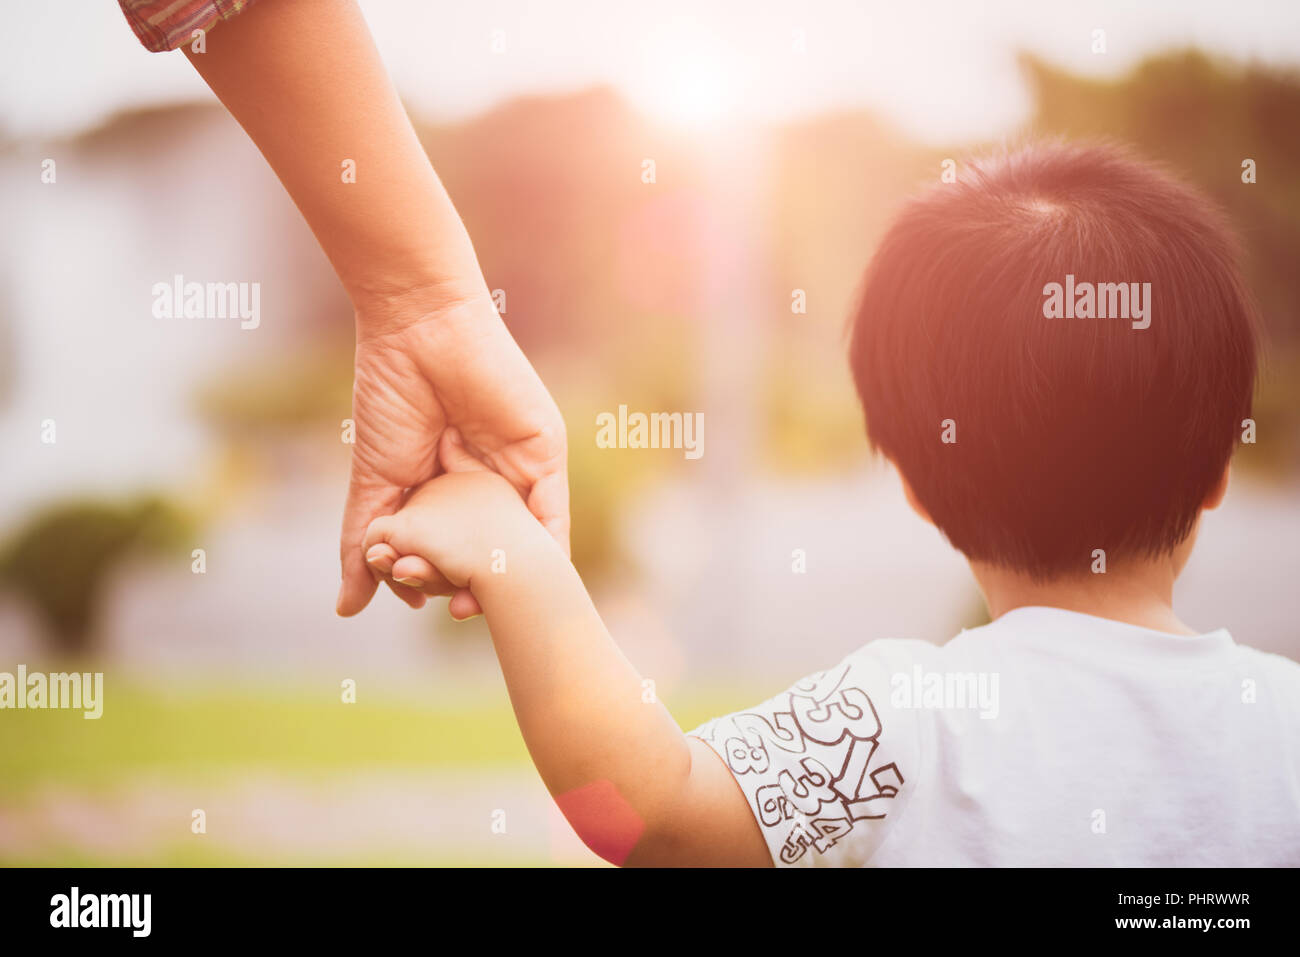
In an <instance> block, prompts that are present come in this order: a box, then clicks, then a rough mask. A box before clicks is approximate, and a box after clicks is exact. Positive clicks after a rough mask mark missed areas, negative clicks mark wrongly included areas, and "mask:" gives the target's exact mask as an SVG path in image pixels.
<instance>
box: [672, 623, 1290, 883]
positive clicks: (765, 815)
mask: <svg viewBox="0 0 1300 957" xmlns="http://www.w3.org/2000/svg"><path fill="white" fill-rule="evenodd" d="M691 734H693V735H695V736H696V737H699V738H702V739H703V740H704V741H706V742H708V744H709V745H710V746H711V747H712V748H713V749H714V750H715V751H717V752H718V754H719V755H721V756H722V759H723V760H724V761H726V763H727V766H728V767H729V768H730V769H731V772H732V774H734V775H735V778H736V781H737V782H738V783H739V784H740V787H741V790H743V791H744V793H745V796H746V798H747V799H748V801H749V805H750V810H751V811H753V813H754V816H755V818H757V820H758V823H759V827H760V829H761V830H762V832H763V836H764V838H766V840H767V844H768V848H769V850H770V851H771V854H772V860H773V862H775V863H776V864H777V865H778V866H780V865H791V866H799V867H807V866H840V867H860V866H865V865H869V866H900V865H904V866H905V865H940V866H942V865H975V866H1033V865H1043V866H1174V867H1179V866H1247V867H1248V866H1259V865H1291V866H1295V865H1300V665H1298V664H1296V663H1295V662H1294V661H1291V660H1290V659H1287V658H1283V657H1281V656H1279V655H1271V654H1266V653H1264V652H1260V651H1256V650H1254V649H1252V648H1246V647H1243V646H1241V645H1238V644H1236V643H1235V642H1234V641H1233V639H1232V636H1231V635H1229V634H1228V632H1227V631H1224V630H1219V631H1214V632H1210V633H1209V634H1204V635H1196V636H1192V637H1180V636H1177V635H1171V634H1165V633H1163V632H1158V631H1150V630H1148V629H1145V628H1139V627H1137V626H1134V625H1126V624H1123V623H1121V622H1116V621H1111V620H1108V619H1105V618H1095V617H1092V616H1090V615H1083V614H1078V613H1076V612H1070V611H1064V610H1061V609H1058V608H1043V607H1029V608H1018V609H1016V610H1014V611H1011V612H1008V613H1007V614H1005V615H1003V616H1002V617H1001V618H999V619H998V620H997V621H995V622H993V623H992V624H990V625H986V626H984V627H983V628H976V629H971V630H969V631H963V632H962V633H961V634H960V635H958V636H957V637H956V638H954V639H953V640H952V641H950V642H948V643H947V644H946V645H943V646H942V647H939V646H935V645H932V644H930V643H928V642H924V641H903V640H892V639H891V640H885V641H874V642H871V643H870V644H868V645H866V646H864V647H863V648H861V649H859V650H858V651H856V652H854V653H853V654H851V655H849V656H848V657H847V658H845V659H844V660H843V661H842V662H840V663H839V664H838V665H836V666H835V667H834V668H831V669H829V670H828V671H823V672H819V673H817V674H814V675H810V676H809V677H807V678H805V679H804V680H802V681H800V682H798V683H797V684H795V685H794V686H793V687H792V688H790V690H788V691H786V692H784V693H782V694H780V695H777V696H776V697H775V698H772V699H771V700H769V701H767V702H765V703H763V704H761V705H759V706H758V707H756V708H750V709H748V710H746V711H741V712H737V713H735V714H731V715H727V716H725V717H722V718H716V719H714V720H712V721H709V722H707V723H705V724H704V725H702V726H700V727H699V728H697V729H696V730H695V731H692V732H691Z"/></svg>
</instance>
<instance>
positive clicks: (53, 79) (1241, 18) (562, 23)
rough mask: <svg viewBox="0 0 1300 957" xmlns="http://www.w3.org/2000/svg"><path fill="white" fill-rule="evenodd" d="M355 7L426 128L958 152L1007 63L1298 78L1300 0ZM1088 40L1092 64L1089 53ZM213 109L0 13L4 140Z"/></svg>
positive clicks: (687, 0)
mask: <svg viewBox="0 0 1300 957" xmlns="http://www.w3.org/2000/svg"><path fill="white" fill-rule="evenodd" d="M260 2H263V3H274V2H275V0H260ZM361 3H362V8H363V10H364V11H365V13H366V17H367V19H368V20H369V22H370V24H371V29H372V30H373V32H374V33H375V36H376V40H377V42H378V43H379V46H380V48H381V50H382V51H383V53H384V56H385V58H386V60H387V62H388V63H389V66H390V68H391V70H392V71H393V74H394V76H395V77H396V79H397V82H398V85H399V87H400V88H401V90H402V92H403V94H404V95H405V96H406V97H407V99H408V100H409V102H410V103H411V104H412V106H413V107H415V108H416V109H418V110H420V111H421V112H423V113H426V114H427V115H429V116H432V117H435V118H454V117H461V116H465V115H468V114H472V113H474V112H477V111H479V110H482V109H484V108H485V107H488V106H491V105H492V104H494V103H496V102H499V101H501V100H503V99H507V98H509V97H512V96H516V95H520V94H539V93H548V92H556V91H565V90H573V89H577V88H582V87H585V86H589V85H592V84H597V83H608V84H612V85H614V86H615V87H617V88H618V89H620V90H622V91H623V92H624V93H626V94H627V95H628V96H629V97H630V98H631V99H632V100H633V101H634V102H635V103H636V104H637V105H639V106H641V107H643V108H645V109H647V110H648V111H650V112H652V113H654V114H656V115H658V116H659V117H661V118H663V119H666V120H668V121H672V122H680V123H683V124H690V123H694V124H696V125H707V124H708V123H710V122H712V121H713V120H714V119H715V118H716V117H719V116H728V117H742V118H747V119H760V120H761V119H771V118H784V117H789V116H793V115H799V114H806V113H809V112H816V111H821V110H826V109H841V108H851V107H869V108H872V109H874V110H877V111H879V112H881V113H882V114H884V115H885V116H887V117H888V118H890V119H891V120H893V121H894V122H895V123H897V124H898V125H900V126H901V127H903V128H904V129H905V130H907V131H908V132H910V133H912V134H913V135H915V136H918V137H921V138H925V139H929V140H932V141H952V140H962V139H973V138H984V137H989V136H997V135H1001V134H1004V133H1007V132H1010V131H1011V130H1013V129H1014V128H1015V126H1016V125H1017V124H1018V123H1019V122H1021V121H1022V120H1023V119H1024V116H1025V111H1026V109H1027V106H1028V104H1027V101H1026V97H1025V91H1024V89H1023V85H1022V83H1021V80H1020V77H1019V75H1018V74H1017V71H1016V67H1015V60H1014V55H1015V51H1017V50H1018V49H1027V50H1030V51H1032V52H1035V53H1037V54H1039V55H1041V56H1044V57H1046V58H1048V59H1049V60H1051V61H1052V62H1055V63H1059V64H1061V65H1064V66H1067V67H1069V68H1071V69H1074V70H1077V71H1079V72H1084V73H1088V74H1092V75H1108V74H1115V73H1118V72H1122V71H1123V70H1125V69H1127V68H1128V67H1130V66H1131V65H1132V64H1133V63H1134V62H1135V61H1136V60H1137V59H1140V58H1141V57H1142V56H1144V55H1146V54H1148V53H1150V52H1153V51H1158V50H1164V49H1168V48H1170V47H1175V46H1186V45H1193V44H1194V45H1196V46H1199V47H1201V48H1204V49H1206V50H1209V51H1211V52H1214V53H1220V54H1225V55H1228V56H1231V57H1235V58H1240V59H1248V58H1254V59H1259V60H1263V61H1267V62H1270V63H1275V64H1288V65H1295V64H1297V63H1300V3H1297V2H1295V0H1238V2H1232V3H1227V2H1223V0H1143V2H1133V0H1108V2H1088V3H1085V2H1068V0H1063V2H1046V0H1002V2H999V0H987V2H979V0H931V2H925V0H909V2H893V0H891V2H860V0H859V2H853V0H805V2H764V0H655V2H654V3H653V4H634V3H623V2H609V0H535V2H533V0H475V2H473V3H464V2H460V3H450V2H433V0H361ZM254 15H255V14H254ZM1097 28H1100V29H1104V30H1105V31H1106V45H1107V52H1106V53H1105V54H1102V55H1098V54H1094V53H1093V52H1092V50H1091V46H1092V36H1093V30H1094V29H1097ZM218 29H220V27H218ZM797 31H803V32H802V36H803V42H804V45H805V49H806V52H804V53H802V54H799V53H796V52H794V48H795V46H796V42H797V39H796V34H797ZM494 41H495V42H496V44H497V45H498V46H501V45H504V49H503V51H502V52H494V50H493V45H494ZM286 42H291V40H289V39H286ZM209 95H210V94H208V93H207V90H206V88H205V87H203V85H202V84H201V82H200V81H199V80H198V78H197V77H196V75H195V74H194V71H193V70H192V69H191V68H190V66H189V64H188V63H187V62H186V60H185V58H184V56H183V55H181V54H179V53H171V54H150V53H147V52H146V51H145V50H144V49H143V48H142V47H140V46H139V44H138V43H137V42H136V40H135V38H134V36H133V35H132V34H131V32H130V29H129V28H128V27H127V25H126V21H125V19H124V18H123V17H122V14H121V12H120V11H119V10H118V7H117V4H116V3H115V2H113V0H62V2H49V3H19V4H13V5H11V6H9V8H8V9H6V11H5V30H4V32H3V34H0V124H2V125H3V128H4V129H5V130H7V131H8V132H9V133H10V134H11V135H15V134H16V135H19V136H23V137H26V136H32V135H38V134H40V133H62V132H70V131H75V130H77V129H78V128H80V127H82V126H84V125H86V124H90V123H94V122H96V121H97V120H99V119H101V118H102V117H104V116H106V115H107V114H109V113H111V112H112V111H113V110H115V109H118V108H121V107H124V106H134V105H140V104H146V103H162V102H170V101H176V100H184V99H197V98H206V97H208V96H209Z"/></svg>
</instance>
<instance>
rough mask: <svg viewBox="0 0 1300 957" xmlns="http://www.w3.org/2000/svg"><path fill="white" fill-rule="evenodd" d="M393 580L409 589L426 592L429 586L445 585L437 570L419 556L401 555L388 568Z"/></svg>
mask: <svg viewBox="0 0 1300 957" xmlns="http://www.w3.org/2000/svg"><path fill="white" fill-rule="evenodd" d="M388 574H389V575H391V576H392V578H393V580H394V581H396V582H400V583H401V584H403V585H407V586H409V587H411V588H416V589H419V590H420V591H426V590H427V589H428V587H429V586H430V585H439V584H445V582H446V579H444V578H443V577H442V575H440V574H438V570H437V569H436V568H434V567H433V566H432V565H430V564H429V563H428V562H427V561H425V560H424V559H423V558H421V557H420V556H419V555H403V556H401V557H400V558H398V559H397V560H396V561H394V562H393V563H392V565H390V566H389V570H388Z"/></svg>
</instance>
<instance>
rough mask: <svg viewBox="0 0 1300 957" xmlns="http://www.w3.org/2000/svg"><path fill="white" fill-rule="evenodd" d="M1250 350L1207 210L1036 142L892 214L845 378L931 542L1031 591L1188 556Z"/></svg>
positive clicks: (1220, 233)
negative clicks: (1020, 577) (944, 543)
mask: <svg viewBox="0 0 1300 957" xmlns="http://www.w3.org/2000/svg"><path fill="white" fill-rule="evenodd" d="M1232 173H1233V171H1232V170H1227V171H1225V173H1224V176H1225V178H1230V177H1231V176H1232ZM1053 284H1055V285H1053ZM1120 284H1123V285H1120ZM1147 284H1149V285H1147ZM1098 315H1101V316H1107V317H1108V318H1095V317H1096V316H1098ZM1255 336H1256V334H1255V323H1254V318H1253V310H1252V306H1251V298H1250V296H1249V294H1248V292H1247V290H1246V287H1245V284H1244V283H1243V281H1242V278H1241V275H1240V272H1239V267H1238V265H1237V255H1236V249H1235V244H1234V242H1233V239H1232V235H1231V233H1230V232H1229V230H1228V228H1227V227H1226V225H1225V223H1224V221H1223V219H1222V218H1221V216H1220V215H1219V213H1218V212H1217V211H1216V209H1215V208H1214V207H1213V206H1212V204H1211V203H1210V202H1208V201H1207V200H1206V198H1205V197H1203V196H1202V195H1201V194H1199V193H1198V192H1196V191H1195V190H1193V189H1191V188H1189V187H1187V186H1186V185H1183V184H1181V183H1179V182H1178V181H1177V180H1175V179H1173V178H1171V177H1170V176H1169V175H1168V174H1166V173H1165V172H1163V171H1162V170H1160V169H1159V168H1157V167H1154V166H1152V165H1150V164H1148V163H1145V162H1142V161H1139V160H1137V159H1134V158H1133V157H1131V156H1130V155H1129V154H1127V153H1126V152H1124V151H1122V150H1120V149H1117V148H1115V147H1110V146H1066V145H1058V144H1053V145H1040V146H1032V147H1029V148H1027V149H1023V150H1021V151H1019V152H1015V153H1013V154H1010V155H1006V156H1002V157H999V158H996V159H992V160H988V161H983V162H978V163H972V164H968V165H966V166H965V167H964V168H963V169H962V171H961V172H960V174H959V175H958V177H957V181H956V182H953V183H942V184H938V185H936V187H935V188H933V189H932V190H930V191H928V192H927V193H925V194H924V195H923V196H920V197H918V198H916V199H914V200H912V201H911V202H909V203H908V204H907V206H906V207H905V208H904V209H903V210H902V212H901V213H900V214H899V216H898V217H897V218H896V220H895V221H894V223H893V225H892V226H891V228H890V229H889V231H888V233H887V234H886V235H885V237H884V240H883V241H882V243H881V245H880V248H879V249H878V251H877V252H876V254H875V257H874V258H873V260H872V262H871V265H870V267H869V268H868V270H867V274H866V279H865V286H864V290H863V294H862V300H861V306H860V307H859V310H858V313H857V315H856V316H855V317H854V326H853V337H852V346H851V361H852V365H853V374H854V378H855V381H856V383H857V388H858V393H859V395H860V397H861V399H862V404H863V407H864V410H865V412H866V420H867V432H868V436H869V438H870V440H871V443H872V445H873V446H874V447H875V448H876V449H878V450H879V451H881V452H883V453H884V454H885V455H886V456H887V457H888V458H889V459H890V460H891V461H893V462H894V463H895V464H896V465H897V467H898V469H899V471H900V472H901V473H902V476H903V478H904V480H905V481H906V483H907V485H908V486H909V488H910V491H911V494H912V496H913V497H914V499H915V501H916V502H917V503H918V504H919V506H920V507H921V508H922V509H924V511H925V512H926V513H927V514H928V516H929V517H930V519H931V520H932V521H933V522H934V523H935V525H936V526H937V527H938V528H939V529H940V530H941V531H942V532H943V533H944V534H945V535H946V536H947V537H948V539H949V541H951V542H952V544H953V545H954V546H955V547H956V548H958V549H959V550H960V551H961V552H962V553H963V554H965V556H966V557H967V558H968V559H970V560H972V561H976V562H983V563H987V564H991V565H995V566H1000V567H1003V568H1007V569H1012V570H1015V571H1018V572H1021V573H1024V574H1026V575H1029V576H1031V577H1033V578H1035V579H1040V580H1041V579H1052V578H1057V577H1065V576H1070V575H1074V574H1083V573H1086V572H1087V571H1088V570H1089V567H1090V564H1091V563H1092V561H1093V550H1094V549H1104V550H1105V551H1106V553H1107V556H1108V558H1111V559H1119V558H1121V557H1122V558H1155V557H1159V556H1163V555H1172V554H1174V553H1175V551H1176V550H1178V548H1179V546H1180V545H1182V544H1183V543H1185V542H1186V541H1187V540H1188V538H1189V535H1190V534H1191V532H1192V531H1193V529H1194V528H1195V527H1196V522H1197V519H1198V517H1199V515H1200V512H1201V509H1202V507H1203V506H1205V505H1207V504H1212V503H1213V501H1214V500H1215V495H1216V491H1217V490H1221V488H1222V479H1223V476H1224V472H1225V469H1226V467H1227V463H1228V459H1229V457H1230V455H1231V453H1232V450H1233V446H1234V442H1235V441H1236V440H1237V438H1238V437H1239V436H1240V434H1241V429H1242V420H1243V419H1245V418H1246V417H1248V416H1249V415H1250V404H1251V395H1252V392H1253V390H1254V381H1255V368H1256V338H1255Z"/></svg>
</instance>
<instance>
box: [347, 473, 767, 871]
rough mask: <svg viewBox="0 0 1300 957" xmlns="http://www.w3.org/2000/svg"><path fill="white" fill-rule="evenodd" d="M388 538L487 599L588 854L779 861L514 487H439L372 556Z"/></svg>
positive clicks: (533, 739)
mask: <svg viewBox="0 0 1300 957" xmlns="http://www.w3.org/2000/svg"><path fill="white" fill-rule="evenodd" d="M382 543H387V545H388V546H390V547H391V549H392V550H393V551H395V552H396V553H397V554H398V555H402V556H417V555H418V556H421V557H422V558H424V559H426V560H428V561H429V562H430V563H431V564H432V565H433V567H434V568H436V569H437V570H438V571H439V572H440V573H441V574H442V575H444V576H446V578H447V579H448V580H450V581H451V582H452V583H453V584H455V585H457V586H463V587H468V588H469V590H470V591H471V592H472V593H473V594H474V597H475V598H477V599H478V602H479V604H480V605H481V606H482V608H483V613H484V615H485V616H486V618H487V623H488V627H489V628H490V630H491V632H492V641H493V644H494V645H495V647H496V652H497V657H498V659H499V660H500V662H501V669H502V671H503V672H504V674H505V679H506V687H507V689H508V690H509V693H510V700H511V702H512V704H513V705H514V710H515V715H516V717H517V718H518V721H519V727H520V730H521V731H522V732H523V736H524V741H525V743H526V744H527V746H528V750H529V753H530V754H531V755H532V758H533V762H534V763H535V764H536V765H537V769H538V771H539V772H540V773H541V775H542V779H543V780H544V781H545V783H546V786H547V788H548V789H549V790H550V792H551V794H552V795H553V796H554V797H555V799H556V803H557V804H558V805H559V806H560V809H561V810H562V811H563V812H564V814H565V816H566V817H567V818H568V819H569V822H570V824H572V825H573V828H574V830H575V831H577V833H578V835H579V836H580V837H581V838H582V839H583V840H584V841H585V842H586V843H587V845H588V846H589V847H591V848H592V849H593V850H594V851H596V852H597V853H598V854H600V855H601V856H602V857H604V858H606V859H607V860H610V861H612V862H614V863H616V864H625V863H626V864H632V865H710V864H713V865H741V866H769V865H770V864H771V857H770V855H769V852H768V850H767V846H766V844H765V843H764V840H763V837H762V835H761V833H760V832H759V829H758V825H757V823H756V822H755V820H754V817H753V815H752V814H751V813H750V811H749V807H748V804H747V802H746V799H745V796H744V795H743V793H742V792H741V790H740V789H739V787H738V786H737V785H736V782H735V780H734V778H733V777H732V775H731V773H730V772H729V771H728V770H727V768H726V767H725V765H724V764H723V763H722V761H721V759H720V758H719V757H718V756H717V755H716V754H715V753H714V752H713V751H712V750H711V749H710V748H709V747H708V745H706V744H704V743H703V742H702V741H699V740H696V739H694V738H688V737H687V736H686V735H684V734H683V733H682V731H681V729H680V728H678V726H677V724H676V723H675V722H674V721H673V719H672V717H671V716H670V715H669V714H668V711H667V710H666V709H665V708H664V707H663V705H662V704H660V703H659V702H658V701H657V699H653V698H652V700H651V701H650V702H647V701H646V700H644V698H643V688H642V684H641V676H640V675H638V674H637V672H636V670H635V669H634V668H633V667H632V666H631V664H629V663H628V661H627V659H626V658H624V657H623V655H622V654H621V653H620V651H619V650H618V648H617V646H616V645H615V644H614V642H613V640H612V639H611V638H610V636H609V633H608V632H607V631H606V630H605V626H604V624H603V623H602V622H601V620H600V616H599V615H598V614H597V613H596V609H595V608H594V607H593V605H592V603H591V599H590V598H589V597H588V595H587V591H586V589H585V588H584V587H583V584H582V581H581V580H580V579H579V577H578V573H577V571H576V570H575V569H574V567H573V565H572V564H571V563H570V562H569V560H568V559H567V558H566V557H565V554H564V552H563V551H562V550H561V549H560V547H559V546H558V545H557V544H556V543H555V541H554V539H552V538H551V537H550V536H548V535H547V534H546V532H545V530H544V529H543V528H542V526H541V525H539V524H538V523H537V521H536V520H535V519H533V518H532V517H531V516H530V515H529V513H528V511H527V509H526V507H525V506H524V504H523V503H522V502H521V501H520V499H519V496H518V495H517V494H516V493H515V492H514V491H513V490H512V489H511V488H510V486H509V485H508V484H507V483H506V482H505V481H503V480H502V479H500V478H499V477H497V476H496V475H494V474H492V473H489V472H486V471H476V472H457V473H452V474H449V475H444V476H442V477H440V478H436V479H434V480H433V481H432V482H429V483H428V484H426V485H425V486H423V487H422V488H421V489H420V490H419V491H418V492H416V493H415V495H414V496H413V497H412V498H411V500H410V501H409V502H408V504H407V505H406V507H405V508H403V509H402V511H400V512H399V513H398V514H396V515H393V516H388V517H385V518H380V519H377V520H376V521H375V522H374V523H373V524H372V525H371V528H370V531H369V533H368V534H367V536H366V543H365V544H366V549H367V554H368V555H369V554H371V553H372V552H374V551H375V546H376V545H381V548H380V549H378V551H379V552H383V551H386V549H384V548H382ZM494 565H495V569H496V570H494Z"/></svg>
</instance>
